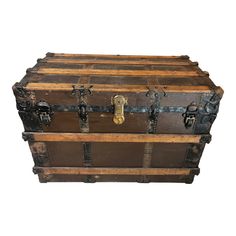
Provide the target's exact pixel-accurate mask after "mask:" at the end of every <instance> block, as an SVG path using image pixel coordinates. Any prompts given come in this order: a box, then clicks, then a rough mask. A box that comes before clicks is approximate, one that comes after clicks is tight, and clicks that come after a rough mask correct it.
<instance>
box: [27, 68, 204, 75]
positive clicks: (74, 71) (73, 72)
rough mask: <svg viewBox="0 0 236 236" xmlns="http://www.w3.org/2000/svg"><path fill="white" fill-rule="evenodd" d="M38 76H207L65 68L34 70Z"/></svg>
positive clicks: (190, 73) (181, 73) (158, 71)
mask: <svg viewBox="0 0 236 236" xmlns="http://www.w3.org/2000/svg"><path fill="white" fill-rule="evenodd" d="M31 72H32V73H36V74H53V75H72V76H73V75H75V76H76V75H116V76H153V75H156V76H170V77H171V76H175V77H178V76H181V77H184V76H185V77H186V76H187V77H188V76H193V77H194V76H205V74H204V73H202V72H200V71H196V70H193V71H171V70H102V69H63V68H38V69H36V70H32V71H31Z"/></svg>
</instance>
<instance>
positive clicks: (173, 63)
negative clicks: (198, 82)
mask: <svg viewBox="0 0 236 236" xmlns="http://www.w3.org/2000/svg"><path fill="white" fill-rule="evenodd" d="M44 61H45V62H47V63H52V64H60V63H61V64H72V65H77V64H111V65H160V66H161V65H164V66H166V65H169V66H192V65H194V63H192V62H190V61H186V62H185V61H151V60H147V61H143V60H133V61H128V60H119V61H118V60H97V59H96V60H95V59H90V60H84V59H82V60H81V59H68V58H54V57H52V58H50V57H49V58H46V59H45V60H44Z"/></svg>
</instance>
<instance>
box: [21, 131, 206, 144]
mask: <svg viewBox="0 0 236 236" xmlns="http://www.w3.org/2000/svg"><path fill="white" fill-rule="evenodd" d="M204 136H205V135H204ZM23 138H24V139H25V140H31V141H40V142H116V143H123V142H132V143H133V142H135V143H146V142H150V143H152V142H153V143H200V142H201V138H202V135H190V134H187V135H185V134H128V133H127V134H126V133H38V132H24V133H23Z"/></svg>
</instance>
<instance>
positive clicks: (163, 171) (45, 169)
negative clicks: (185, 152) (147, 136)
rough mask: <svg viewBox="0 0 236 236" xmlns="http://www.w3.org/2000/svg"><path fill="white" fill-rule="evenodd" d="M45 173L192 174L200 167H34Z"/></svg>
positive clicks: (37, 170)
mask: <svg viewBox="0 0 236 236" xmlns="http://www.w3.org/2000/svg"><path fill="white" fill-rule="evenodd" d="M34 172H35V173H43V174H45V175H53V174H56V175H58V174H59V175H190V174H198V173H199V168H96V167H89V168H88V167H87V168H86V167H85V168H82V167H34Z"/></svg>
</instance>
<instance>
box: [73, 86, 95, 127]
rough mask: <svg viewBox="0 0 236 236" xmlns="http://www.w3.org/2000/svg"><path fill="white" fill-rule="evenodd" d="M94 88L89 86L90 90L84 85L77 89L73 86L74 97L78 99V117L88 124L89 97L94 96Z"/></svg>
mask: <svg viewBox="0 0 236 236" xmlns="http://www.w3.org/2000/svg"><path fill="white" fill-rule="evenodd" d="M92 87H93V86H92V85H91V86H89V87H88V88H86V87H84V86H83V85H82V86H80V87H77V86H76V85H73V86H72V88H73V89H72V93H71V94H72V95H73V96H75V97H76V98H77V102H78V115H79V118H80V119H81V121H82V122H83V123H86V122H87V120H88V111H87V96H88V95H92V91H91V88H92Z"/></svg>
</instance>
